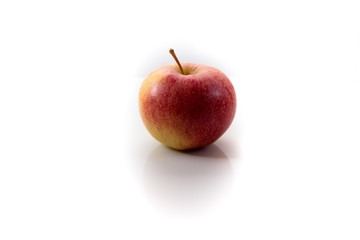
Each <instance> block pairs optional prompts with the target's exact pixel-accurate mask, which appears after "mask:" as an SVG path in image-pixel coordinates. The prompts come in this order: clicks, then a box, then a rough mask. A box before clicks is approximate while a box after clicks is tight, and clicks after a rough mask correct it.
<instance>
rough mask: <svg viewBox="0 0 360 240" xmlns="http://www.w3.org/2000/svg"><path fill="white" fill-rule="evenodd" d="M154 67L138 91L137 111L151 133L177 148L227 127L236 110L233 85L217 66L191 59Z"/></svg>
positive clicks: (195, 144)
mask: <svg viewBox="0 0 360 240" xmlns="http://www.w3.org/2000/svg"><path fill="white" fill-rule="evenodd" d="M181 65H182V67H183V70H184V74H182V73H181V72H180V70H179V68H178V67H177V66H176V65H175V64H168V65H165V66H162V67H159V68H157V69H155V70H154V71H153V72H151V73H150V74H149V75H148V76H147V77H146V79H145V80H144V81H143V83H142V85H141V88H140V93H139V108H140V115H141V118H142V120H143V122H144V125H145V127H146V128H147V130H148V131H149V132H150V134H151V135H152V136H153V137H154V138H155V139H157V140H158V141H160V142H161V143H163V144H165V145H167V146H169V147H171V148H174V149H177V150H186V149H194V148H200V147H203V146H206V145H209V144H211V143H213V142H214V141H216V140H217V139H218V138H219V137H220V136H221V135H223V133H224V132H225V131H226V130H227V129H228V128H229V126H230V124H231V122H232V121H233V118H234V116H235V111H236V95H235V90H234V87H233V85H232V84H231V82H230V80H229V79H228V78H227V77H226V75H225V74H224V73H222V72H221V71H220V70H218V69H216V68H213V67H209V66H205V65H201V64H193V63H182V64H181Z"/></svg>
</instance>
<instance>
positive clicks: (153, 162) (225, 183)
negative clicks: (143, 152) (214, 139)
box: [143, 144, 233, 214]
mask: <svg viewBox="0 0 360 240" xmlns="http://www.w3.org/2000/svg"><path fill="white" fill-rule="evenodd" d="M232 182H233V171H232V167H231V164H230V161H229V159H228V157H227V156H226V155H225V153H224V152H223V151H222V150H221V149H220V148H219V147H218V146H216V145H215V144H211V145H209V146H207V147H204V148H201V149H196V150H189V151H176V150H173V149H171V148H168V147H165V146H164V145H160V146H158V147H156V148H155V149H154V150H153V151H152V152H151V153H150V155H149V157H148V159H147V161H146V163H145V167H144V173H143V183H144V189H145V193H146V195H147V197H148V199H149V201H150V202H151V203H152V204H153V205H155V206H157V207H159V208H161V209H163V210H167V211H171V212H175V213H181V214H184V213H185V214H186V213H195V212H199V211H200V212H201V211H203V210H205V209H208V208H209V207H210V206H213V205H214V204H215V203H219V201H220V202H221V200H222V199H224V197H225V196H227V194H228V193H229V191H230V189H231V186H232Z"/></svg>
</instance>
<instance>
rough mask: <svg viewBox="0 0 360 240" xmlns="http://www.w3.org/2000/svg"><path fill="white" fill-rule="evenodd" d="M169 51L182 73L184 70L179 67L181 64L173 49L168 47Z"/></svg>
mask: <svg viewBox="0 0 360 240" xmlns="http://www.w3.org/2000/svg"><path fill="white" fill-rule="evenodd" d="M169 53H170V54H171V56H173V58H174V59H175V61H176V63H177V65H178V66H179V68H180V71H181V74H182V75H184V70H183V68H182V67H181V64H180V62H179V59H178V58H177V57H176V54H175V51H174V49H172V48H170V50H169Z"/></svg>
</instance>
